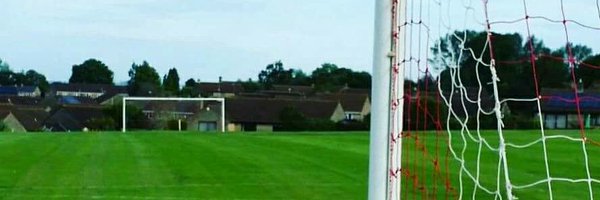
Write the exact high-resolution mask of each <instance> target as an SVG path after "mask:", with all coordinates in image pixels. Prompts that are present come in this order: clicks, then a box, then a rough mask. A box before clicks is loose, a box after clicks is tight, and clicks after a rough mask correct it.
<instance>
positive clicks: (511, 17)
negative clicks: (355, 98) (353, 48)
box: [369, 0, 600, 200]
mask: <svg viewBox="0 0 600 200" xmlns="http://www.w3.org/2000/svg"><path fill="white" fill-rule="evenodd" d="M376 2H377V3H376V21H375V27H376V31H375V51H374V69H373V75H374V82H373V97H372V100H373V107H372V113H373V114H372V125H371V147H370V148H371V152H370V174H369V199H509V200H512V199H600V157H599V155H600V131H596V130H594V129H595V128H597V127H599V126H600V54H595V51H598V50H599V48H600V46H599V44H598V43H597V39H596V38H597V35H598V34H600V3H599V1H598V0H588V1H583V0H581V1H579V0H578V1H564V0H496V1H490V0H448V1H444V0H421V1H411V0H377V1H376Z"/></svg>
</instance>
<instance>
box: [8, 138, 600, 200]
mask: <svg viewBox="0 0 600 200" xmlns="http://www.w3.org/2000/svg"><path fill="white" fill-rule="evenodd" d="M453 134H454V137H453V138H452V144H453V148H454V150H455V151H456V152H457V153H460V150H461V148H462V146H463V144H464V141H463V140H462V138H461V137H458V136H460V133H459V132H453ZM473 134H475V133H473ZM548 134H550V135H555V134H566V135H571V136H575V137H577V136H578V132H577V131H550V132H548ZM588 134H589V137H591V138H593V139H595V140H600V132H598V131H591V132H588ZM505 135H506V139H507V141H508V142H511V143H517V144H525V143H529V142H532V141H534V140H536V139H538V138H539V137H540V134H539V132H538V131H535V130H532V131H506V133H505ZM474 136H475V137H477V136H476V135H474ZM482 137H484V138H485V139H486V140H488V141H490V143H491V145H493V146H496V145H497V143H498V142H497V141H498V137H497V134H495V132H484V133H482ZM420 138H421V140H420V141H421V142H420V143H421V144H424V146H425V147H426V148H425V149H426V151H427V153H426V154H428V156H429V157H427V158H425V159H424V158H423V154H424V153H423V150H422V148H421V149H419V148H415V145H414V139H406V140H405V143H404V147H405V151H404V158H405V160H404V165H405V166H406V167H407V169H408V170H410V171H412V172H413V173H417V175H418V176H416V177H418V181H419V184H418V186H423V188H419V187H414V188H415V189H413V186H412V184H413V183H414V182H413V181H414V180H415V179H410V178H407V177H404V179H403V180H404V182H403V183H404V184H405V185H406V187H407V189H406V190H404V191H403V192H404V196H405V197H406V198H407V199H422V197H423V194H426V195H427V197H428V199H435V198H438V199H444V198H445V195H446V193H448V195H449V198H450V199H455V198H457V197H458V196H457V195H458V194H459V188H460V187H459V185H458V183H459V181H458V180H459V176H458V175H459V172H460V171H459V170H458V167H459V165H458V162H456V161H455V160H454V159H453V157H450V160H449V161H450V162H449V163H448V167H449V170H448V172H449V173H448V175H449V176H450V179H451V183H452V189H451V190H450V191H446V190H445V187H444V184H443V179H440V180H441V181H440V180H438V181H437V185H434V181H433V176H438V177H439V176H441V175H440V174H438V173H435V171H434V170H433V166H434V165H433V162H432V161H433V160H432V158H434V157H435V154H436V151H435V143H436V140H438V139H439V141H440V143H439V144H440V146H441V147H442V148H440V149H439V151H438V152H437V154H438V157H439V158H440V164H441V171H442V175H445V171H446V170H445V167H444V166H445V164H446V162H444V160H445V158H446V156H445V155H446V154H445V153H446V151H445V148H443V147H444V146H446V145H445V143H444V142H445V141H444V139H443V137H436V135H435V134H432V133H428V134H424V135H421V136H420ZM368 143H369V137H368V134H366V133H352V134H337V133H331V134H328V133H324V134H227V135H216V134H192V133H187V134H179V133H158V132H156V133H128V134H121V133H102V134H98V133H75V134H6V133H3V134H0V199H174V200H177V199H365V198H366V193H367V175H368V155H369V154H368ZM547 146H548V154H549V159H550V163H549V164H550V171H551V175H552V176H553V177H562V178H572V179H580V178H585V177H586V173H585V167H584V166H585V165H584V162H583V151H582V148H581V143H577V142H568V141H565V140H549V141H548V143H547ZM419 147H421V146H419ZM467 147H468V148H467V149H466V151H465V154H464V157H465V160H466V168H467V170H469V171H471V172H475V171H476V166H477V163H476V161H477V152H478V146H477V143H475V142H472V141H470V140H469V139H467ZM587 150H588V155H589V159H590V160H589V161H590V165H589V166H590V171H591V173H592V176H593V178H596V179H600V147H598V146H592V145H589V146H588V148H587ZM481 152H482V154H481V164H480V165H479V166H480V170H481V171H480V172H481V173H480V174H481V177H480V182H481V184H482V185H483V186H484V187H486V188H491V189H495V188H496V186H497V182H496V180H497V179H496V174H497V169H498V168H497V159H498V156H497V153H496V152H493V151H489V150H486V149H485V148H484V149H483V150H482V151H481ZM507 157H508V162H509V168H510V169H509V170H510V179H511V180H512V181H513V183H514V184H516V185H524V184H529V183H532V182H535V181H538V180H542V179H545V178H546V174H545V165H544V158H543V148H542V145H541V144H537V145H534V146H532V147H529V148H526V149H514V148H510V147H509V148H508V149H507ZM502 184H503V183H501V185H502ZM547 187H548V186H547V184H541V185H538V186H535V187H531V188H527V189H516V190H514V191H515V194H516V196H518V197H519V199H548V196H549V193H548V188H547ZM552 187H553V195H554V198H555V199H589V194H588V189H587V183H575V184H570V183H569V184H567V183H562V182H553V184H552ZM593 187H594V189H595V190H594V192H595V194H594V195H595V196H594V197H595V198H596V199H600V184H594V185H593ZM434 188H435V190H434ZM462 188H463V199H472V197H473V193H474V191H475V199H494V198H493V196H491V195H488V194H485V193H484V192H483V191H482V190H474V188H475V187H474V185H473V181H471V180H470V179H468V178H466V177H464V176H463V187H462ZM434 191H435V193H436V194H437V195H436V196H434V195H433V193H434ZM503 192H504V191H503ZM434 197H435V198H434ZM505 199H506V198H505Z"/></svg>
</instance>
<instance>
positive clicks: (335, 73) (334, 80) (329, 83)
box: [311, 63, 371, 92]
mask: <svg viewBox="0 0 600 200" xmlns="http://www.w3.org/2000/svg"><path fill="white" fill-rule="evenodd" d="M311 77H312V80H313V82H314V84H315V90H316V91H320V92H335V90H336V89H339V88H341V87H345V86H348V87H352V88H365V89H368V88H371V75H370V74H369V73H367V72H355V71H352V70H351V69H347V68H340V67H338V66H337V65H336V64H332V63H324V64H323V65H321V67H319V68H317V69H315V70H314V71H313V72H312V75H311Z"/></svg>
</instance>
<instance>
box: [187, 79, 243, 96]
mask: <svg viewBox="0 0 600 200" xmlns="http://www.w3.org/2000/svg"><path fill="white" fill-rule="evenodd" d="M198 88H199V89H200V92H201V93H215V92H220V93H234V94H237V93H240V92H244V88H243V87H242V84H239V83H237V82H221V83H208V82H201V83H199V84H198Z"/></svg>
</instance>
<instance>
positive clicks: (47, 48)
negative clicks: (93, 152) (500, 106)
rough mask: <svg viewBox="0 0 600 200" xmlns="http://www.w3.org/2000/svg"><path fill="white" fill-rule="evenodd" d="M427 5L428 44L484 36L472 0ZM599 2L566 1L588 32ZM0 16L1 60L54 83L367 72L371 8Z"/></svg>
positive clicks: (58, 6)
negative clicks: (87, 70) (104, 73)
mask: <svg viewBox="0 0 600 200" xmlns="http://www.w3.org/2000/svg"><path fill="white" fill-rule="evenodd" d="M424 2H426V3H425V5H421V8H423V10H424V11H423V12H422V13H424V14H423V15H421V18H422V20H423V21H426V22H429V23H428V25H429V26H430V28H431V29H430V34H429V35H428V36H429V37H428V40H430V41H431V42H430V43H434V40H435V39H437V38H439V37H438V36H439V35H442V33H444V31H450V30H451V29H452V30H454V29H464V28H474V29H480V30H481V28H482V25H481V24H479V23H481V22H483V21H484V20H482V19H484V15H483V14H484V13H483V12H482V11H483V9H482V6H481V5H482V4H481V1H479V0H445V1H439V2H442V3H441V4H438V3H436V2H438V1H435V0H431V1H424ZM489 2H490V3H489V16H490V19H492V20H496V21H502V20H512V19H517V18H519V17H522V16H524V12H523V11H524V9H523V8H524V6H523V2H524V1H523V0H495V1H494V0H491V1H489ZM525 2H527V4H528V11H529V12H530V15H532V16H533V15H539V16H546V17H548V18H551V19H560V18H561V17H562V16H561V12H560V2H561V1H559V0H526V1H525ZM596 3H597V2H596V1H595V0H569V1H564V5H565V10H566V12H567V16H568V18H569V19H574V20H577V21H580V22H582V23H585V24H587V25H590V26H599V25H600V17H599V16H600V15H599V14H598V12H597V10H596V8H597V7H596ZM468 6H472V7H473V8H474V9H467V7H468ZM415 7H419V5H416V4H415V6H413V7H412V8H411V10H412V11H413V12H412V13H417V11H418V10H419V9H418V8H415ZM473 10H475V11H473ZM0 13H2V15H1V16H2V18H1V19H0V27H1V29H2V30H1V31H0V58H1V59H3V60H5V61H7V62H8V63H9V64H10V65H11V68H12V69H13V70H15V71H19V70H27V69H34V70H36V71H39V72H41V73H43V74H45V75H46V76H47V77H48V79H49V80H51V81H67V80H68V78H69V77H70V74H71V67H72V65H75V64H80V63H82V62H83V61H85V60H86V59H89V58H96V59H99V60H101V61H103V62H104V63H105V64H107V65H108V66H109V67H110V68H111V69H112V70H113V71H114V72H115V82H117V83H120V82H123V81H126V80H128V79H129V77H128V74H127V71H128V70H129V69H130V68H131V64H132V63H134V62H135V63H141V62H142V61H144V60H146V61H148V62H149V63H150V64H151V65H152V66H153V67H155V68H156V69H157V71H158V72H159V74H161V76H162V75H164V74H166V73H167V71H168V69H169V68H173V67H175V68H177V69H178V71H179V74H180V77H181V80H182V81H185V80H187V79H188V78H194V79H200V80H201V81H217V80H218V77H219V76H222V77H223V78H224V79H225V80H232V81H234V80H238V79H242V80H246V79H248V78H253V79H255V80H256V78H257V77H256V76H257V74H258V73H259V72H260V70H262V69H264V68H265V66H266V65H268V64H270V63H273V62H275V61H278V60H281V61H283V63H284V65H285V67H286V68H298V69H302V70H304V71H305V72H311V71H312V70H314V69H315V68H317V67H319V66H320V65H321V64H323V63H326V62H329V63H335V64H337V65H338V66H340V67H347V68H351V69H354V70H357V71H368V72H370V71H371V68H372V66H371V63H372V52H373V45H372V43H373V20H374V18H373V16H374V1H373V0H301V1H299V0H169V1H167V0H102V1H92V0H2V5H1V6H0ZM412 18H414V19H416V18H418V17H417V15H416V14H415V15H413V16H412ZM440 24H441V25H440ZM436 27H437V28H436ZM440 27H444V28H440ZM569 28H570V33H569V35H570V36H571V38H570V40H571V41H572V42H575V43H584V44H588V45H589V46H591V47H593V48H594V49H600V46H598V44H597V42H596V40H595V38H596V35H597V32H598V31H597V30H592V29H588V28H580V27H579V26H571V25H570V27H569ZM531 29H532V31H533V33H534V34H535V35H536V36H538V37H540V38H542V39H544V41H545V43H546V44H548V45H549V46H551V47H553V48H556V47H559V46H560V45H562V44H564V43H565V34H564V29H563V27H562V26H561V25H560V24H555V23H549V22H546V21H543V20H535V21H533V23H532V24H531ZM493 30H494V31H498V32H519V33H523V34H525V33H526V26H525V24H524V22H518V23H512V24H496V25H493ZM421 32H422V35H425V34H424V32H423V31H421ZM424 37H425V36H424ZM422 49H427V48H422Z"/></svg>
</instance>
